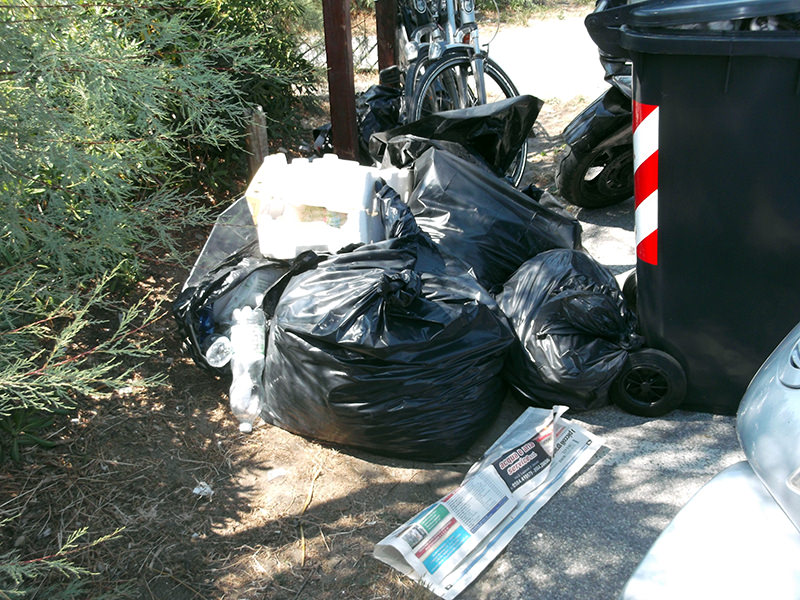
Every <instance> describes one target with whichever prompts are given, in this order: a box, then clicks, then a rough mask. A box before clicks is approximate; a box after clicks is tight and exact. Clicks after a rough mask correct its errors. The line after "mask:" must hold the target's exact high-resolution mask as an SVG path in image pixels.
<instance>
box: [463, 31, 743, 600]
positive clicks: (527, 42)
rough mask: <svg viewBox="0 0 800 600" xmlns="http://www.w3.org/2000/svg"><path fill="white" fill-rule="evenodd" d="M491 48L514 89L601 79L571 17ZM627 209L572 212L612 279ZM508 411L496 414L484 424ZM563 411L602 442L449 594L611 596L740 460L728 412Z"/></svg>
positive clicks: (593, 85)
mask: <svg viewBox="0 0 800 600" xmlns="http://www.w3.org/2000/svg"><path fill="white" fill-rule="evenodd" d="M523 48H524V52H522V51H521V49H523ZM490 54H491V56H492V57H493V58H494V59H495V60H496V61H497V62H498V63H499V64H500V65H501V66H502V67H503V68H504V69H505V70H506V72H507V73H508V74H509V75H510V76H511V78H512V80H513V81H514V82H515V83H516V85H517V87H518V88H519V89H520V92H522V93H531V94H534V95H536V96H538V97H540V98H542V99H543V100H545V101H546V102H548V101H550V102H554V103H557V102H568V101H570V100H574V99H575V98H576V97H583V98H585V99H586V101H587V103H588V101H591V100H592V99H594V98H595V97H596V96H597V95H599V94H600V93H601V92H602V91H603V89H605V87H606V84H605V83H604V82H603V79H602V76H603V73H602V69H601V67H600V65H599V63H598V61H597V50H596V47H595V46H594V45H593V44H592V43H591V40H590V39H589V37H588V35H587V34H586V31H585V29H584V28H583V19H582V17H567V18H564V19H558V20H552V19H551V20H548V21H542V22H533V23H531V24H530V26H529V27H526V28H515V29H505V30H502V31H501V32H500V34H499V35H498V37H497V39H495V40H494V42H493V43H492V45H491V50H490ZM632 211H633V204H632V201H630V202H626V203H623V204H620V205H617V206H615V207H612V208H610V209H604V210H592V211H587V210H583V211H580V212H579V213H578V218H579V220H580V221H581V223H582V224H583V228H584V234H583V240H584V245H585V247H586V248H587V250H588V251H589V252H590V254H592V255H593V256H594V257H595V258H596V259H597V260H598V261H600V262H601V263H603V264H605V265H607V266H609V267H610V268H611V269H612V270H613V271H614V272H615V273H616V274H618V275H619V276H620V278H621V277H623V276H624V273H625V272H627V271H628V270H630V269H632V268H633V266H634V265H635V256H634V250H633V247H634V244H633V216H632ZM513 416H514V415H506V417H505V418H501V420H500V423H499V424H498V425H497V426H496V427H495V429H494V430H493V432H492V434H493V435H495V436H496V435H499V433H500V432H501V431H502V429H503V427H504V426H507V425H508V424H509V423H510V422H511V419H513ZM567 416H570V414H569V413H567ZM572 416H573V417H574V419H575V420H576V421H577V422H579V423H581V424H582V425H583V426H585V427H586V428H587V429H589V430H591V431H592V432H594V433H596V434H599V435H601V436H603V438H604V439H605V444H604V447H603V448H602V449H601V450H600V451H599V452H598V454H597V455H596V456H595V457H594V458H593V460H592V461H591V462H590V464H589V465H588V466H587V467H586V468H584V470H583V471H581V472H580V473H579V474H578V476H576V477H575V478H574V479H573V480H572V481H571V482H570V483H568V484H567V485H566V486H565V487H564V488H563V489H562V490H561V491H560V492H559V493H558V494H556V496H555V497H553V498H552V499H551V500H550V502H549V503H548V504H547V505H546V506H545V507H544V508H543V509H542V510H541V511H540V512H539V513H538V514H536V515H535V516H534V517H533V519H531V521H530V522H529V523H528V524H527V526H526V527H525V528H524V529H523V530H522V531H521V532H520V533H519V534H518V535H517V536H516V538H514V540H513V541H512V542H511V543H510V544H509V546H508V547H507V548H506V550H505V552H503V553H502V554H501V555H500V556H499V557H498V559H497V560H496V561H495V562H494V563H493V564H492V565H491V566H490V567H489V568H488V569H487V570H486V571H485V572H484V573H483V574H482V575H481V577H480V578H479V579H478V580H477V581H476V582H475V583H474V584H473V585H472V586H471V587H470V588H468V589H467V590H466V591H465V592H464V593H463V594H462V595H461V596H459V597H460V598H464V599H465V600H479V599H480V600H488V599H491V600H506V599H507V600H512V599H513V600H517V599H522V598H525V599H528V600H536V599H542V600H545V599H546V600H603V599H613V598H616V597H617V596H618V594H619V593H620V591H621V590H622V588H623V586H624V584H625V581H626V580H627V579H628V577H629V576H630V575H631V573H632V572H633V571H634V569H635V568H636V566H637V564H638V562H639V561H640V560H641V558H642V557H643V556H644V554H645V553H646V552H647V549H648V548H649V546H650V545H651V544H652V543H653V541H655V539H656V537H657V536H658V535H659V533H660V532H661V531H662V530H663V529H664V527H665V526H666V525H667V524H668V523H669V521H670V520H671V519H672V517H673V516H674V515H675V514H676V513H677V512H678V510H679V509H680V507H681V506H682V505H683V504H684V503H685V502H686V501H687V500H689V499H690V498H691V496H692V495H693V494H694V493H695V492H696V491H697V490H698V489H699V488H700V487H701V486H702V485H703V484H704V483H705V482H706V481H708V480H709V479H710V478H711V477H712V476H713V475H715V474H716V473H718V472H719V471H721V470H722V469H724V468H725V467H727V466H728V465H730V464H733V463H735V462H737V461H739V460H742V459H743V454H742V452H741V450H740V448H739V445H738V442H737V438H736V432H735V419H734V418H733V417H726V416H719V415H710V414H704V413H694V412H686V411H675V412H673V413H671V414H669V415H668V416H666V417H663V418H660V419H644V418H640V417H635V416H632V415H628V414H626V413H623V412H622V411H620V410H619V409H617V408H615V407H608V408H604V409H601V410H595V411H591V412H589V413H583V414H577V415H572Z"/></svg>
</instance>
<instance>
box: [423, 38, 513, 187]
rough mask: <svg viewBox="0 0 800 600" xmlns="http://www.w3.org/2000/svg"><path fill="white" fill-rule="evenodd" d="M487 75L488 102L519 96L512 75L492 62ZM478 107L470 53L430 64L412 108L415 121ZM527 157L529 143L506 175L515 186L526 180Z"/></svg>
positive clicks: (487, 67)
mask: <svg viewBox="0 0 800 600" xmlns="http://www.w3.org/2000/svg"><path fill="white" fill-rule="evenodd" d="M484 75H485V76H484V80H485V86H486V101H487V102H497V101H498V100H504V99H505V98H511V97H513V96H518V95H519V92H518V91H517V88H516V87H515V86H514V84H513V83H512V82H511V80H510V79H509V78H508V75H506V74H505V72H504V71H503V70H502V69H501V68H500V67H499V66H498V65H497V63H495V62H494V61H493V60H492V59H490V58H486V59H485V60H484ZM477 104H479V101H478V92H477V85H476V81H475V74H474V73H473V67H472V61H471V60H470V55H469V54H468V53H466V52H463V53H462V52H459V53H457V54H450V55H448V54H445V55H444V56H443V57H442V58H440V59H439V60H438V61H436V62H435V63H433V64H428V65H427V68H426V69H425V73H424V74H423V75H422V78H421V79H420V80H419V83H418V85H417V89H416V91H415V93H414V101H413V103H412V106H411V109H412V120H415V121H416V120H418V119H421V118H422V117H424V116H427V115H430V114H433V113H437V112H442V111H445V110H455V109H459V108H468V107H470V106H475V105H477ZM527 155H528V143H527V141H525V142H523V144H522V147H521V148H520V149H519V151H518V152H517V155H516V156H515V157H514V161H513V162H512V163H511V166H510V167H509V168H508V170H507V171H506V178H507V179H508V180H509V181H510V182H511V183H512V185H514V186H517V185H519V183H520V181H521V180H522V174H523V172H524V171H525V161H526V159H527Z"/></svg>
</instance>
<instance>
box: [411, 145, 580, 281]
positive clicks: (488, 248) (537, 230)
mask: <svg viewBox="0 0 800 600" xmlns="http://www.w3.org/2000/svg"><path fill="white" fill-rule="evenodd" d="M414 173H415V174H414V178H415V181H416V184H415V188H414V190H413V192H412V194H411V196H410V198H409V206H410V207H411V212H412V213H413V214H414V217H415V218H416V220H417V223H418V224H419V226H420V227H421V228H422V229H423V230H424V231H425V232H426V233H428V234H429V235H430V236H431V238H432V239H433V240H434V241H435V242H436V243H437V244H438V245H439V246H440V247H441V248H442V249H443V250H444V251H445V252H447V253H449V254H452V255H453V256H456V257H458V258H460V259H461V260H463V261H464V262H466V263H467V264H468V265H469V266H470V267H472V269H473V270H474V273H475V276H476V277H477V278H478V281H479V282H480V283H481V284H482V285H483V286H484V287H486V288H487V289H488V290H489V291H490V292H492V293H494V292H498V291H500V289H501V288H502V286H503V284H504V283H505V282H506V280H507V279H508V278H509V277H510V276H511V274H512V273H513V272H514V271H515V270H516V269H517V268H518V267H519V266H520V265H521V264H522V263H524V262H525V261H526V260H528V259H529V258H532V257H534V256H536V255H537V254H538V253H540V252H544V251H545V250H552V249H554V248H580V239H581V226H580V224H579V223H578V221H577V220H575V219H573V218H568V217H565V216H563V215H560V214H557V213H556V212H554V211H552V210H550V209H547V208H545V207H543V206H541V205H540V204H539V203H538V202H536V201H535V200H533V199H531V198H530V197H529V196H527V195H525V194H523V193H522V192H520V191H519V190H517V189H515V188H514V187H513V186H511V185H508V183H506V182H505V181H503V180H501V179H498V178H497V177H493V176H491V175H488V174H487V173H486V172H485V171H484V170H482V169H480V168H478V167H476V166H475V165H472V164H470V163H468V162H466V161H463V160H461V159H459V158H458V157H456V156H454V155H452V154H450V153H448V152H443V151H441V150H437V149H435V148H433V149H430V150H428V151H426V152H425V153H424V154H423V155H422V156H421V157H420V158H419V159H417V161H416V163H415V165H414Z"/></svg>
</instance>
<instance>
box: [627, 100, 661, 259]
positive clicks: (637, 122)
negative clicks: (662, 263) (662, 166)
mask: <svg viewBox="0 0 800 600" xmlns="http://www.w3.org/2000/svg"><path fill="white" fill-rule="evenodd" d="M633 196H634V201H635V203H636V212H635V225H634V231H635V235H636V256H638V257H639V259H640V260H642V261H644V262H646V263H649V264H651V265H657V264H658V106H655V105H653V104H642V103H641V102H635V101H634V103H633Z"/></svg>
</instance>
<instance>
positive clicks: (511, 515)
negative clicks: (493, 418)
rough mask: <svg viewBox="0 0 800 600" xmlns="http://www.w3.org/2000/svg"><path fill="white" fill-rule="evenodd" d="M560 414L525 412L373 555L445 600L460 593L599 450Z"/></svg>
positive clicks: (596, 441)
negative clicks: (447, 489)
mask: <svg viewBox="0 0 800 600" xmlns="http://www.w3.org/2000/svg"><path fill="white" fill-rule="evenodd" d="M566 410H567V407H565V406H555V407H553V408H552V409H544V408H528V409H526V410H525V412H523V413H522V415H520V416H519V418H518V419H517V420H516V421H514V423H512V424H511V426H510V427H509V428H508V429H507V430H506V431H505V432H504V433H503V435H501V436H500V438H499V439H498V440H497V441H496V442H495V443H494V444H492V446H491V447H490V448H489V449H488V450H487V451H486V452H485V453H484V455H483V457H482V458H481V460H480V461H478V462H477V463H475V464H474V465H472V467H471V468H470V470H469V472H468V473H467V474H466V476H465V477H464V481H463V482H462V483H461V485H460V486H459V487H458V488H456V489H455V490H454V491H452V492H450V493H449V494H447V495H446V496H445V497H444V498H442V499H441V500H439V501H438V502H435V503H434V504H432V505H431V506H429V507H428V508H426V509H425V510H423V511H422V512H421V513H419V514H418V515H417V516H415V517H414V518H413V519H411V520H410V521H408V522H406V523H405V524H404V525H402V526H400V527H399V528H397V529H396V530H395V531H393V532H392V533H391V534H389V535H388V536H387V537H386V538H384V539H383V540H381V541H380V542H379V543H378V544H377V545H376V546H375V551H374V556H375V558H377V559H379V560H381V561H383V562H385V563H386V564H388V565H390V566H392V567H394V568H395V569H397V570H398V571H400V572H401V573H403V574H405V575H408V576H409V577H411V578H412V579H414V580H415V581H418V582H419V583H421V584H422V585H424V586H425V587H427V588H429V589H430V590H431V591H433V592H434V593H435V594H436V595H438V596H440V597H441V598H444V599H445V600H449V599H451V598H455V597H456V596H458V594H460V593H461V592H462V591H463V590H464V589H465V588H466V587H467V586H468V585H469V584H470V583H472V581H474V580H475V578H477V576H478V575H479V574H480V573H481V571H483V569H485V568H486V566H487V565H488V564H489V563H490V562H491V561H492V560H494V559H495V557H496V556H497V555H498V554H500V552H501V551H502V550H503V548H505V547H506V545H507V544H508V543H509V542H510V541H511V539H512V538H513V537H514V536H515V535H516V534H517V532H519V530H520V529H522V527H523V526H524V525H525V523H527V522H528V520H530V518H531V517H532V516H533V515H534V514H536V512H537V511H538V510H539V509H540V508H541V507H542V506H544V505H545V503H546V502H547V501H548V500H549V499H550V498H551V497H552V496H553V494H555V493H556V492H557V491H558V490H559V489H560V488H561V486H563V485H564V484H565V483H566V482H567V481H569V479H570V478H572V477H573V476H574V475H575V474H576V473H577V472H578V471H579V470H580V469H581V468H582V467H583V466H584V465H585V464H586V463H587V462H588V461H589V459H590V458H591V457H592V456H593V455H594V453H595V452H597V450H598V449H599V448H600V446H602V444H603V440H602V438H599V437H597V436H595V435H593V434H592V433H590V432H589V431H586V430H585V429H584V428H583V427H581V426H580V425H577V424H576V423H573V422H571V421H569V420H568V419H564V418H563V417H562V415H563V414H564V412H565V411H566Z"/></svg>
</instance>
